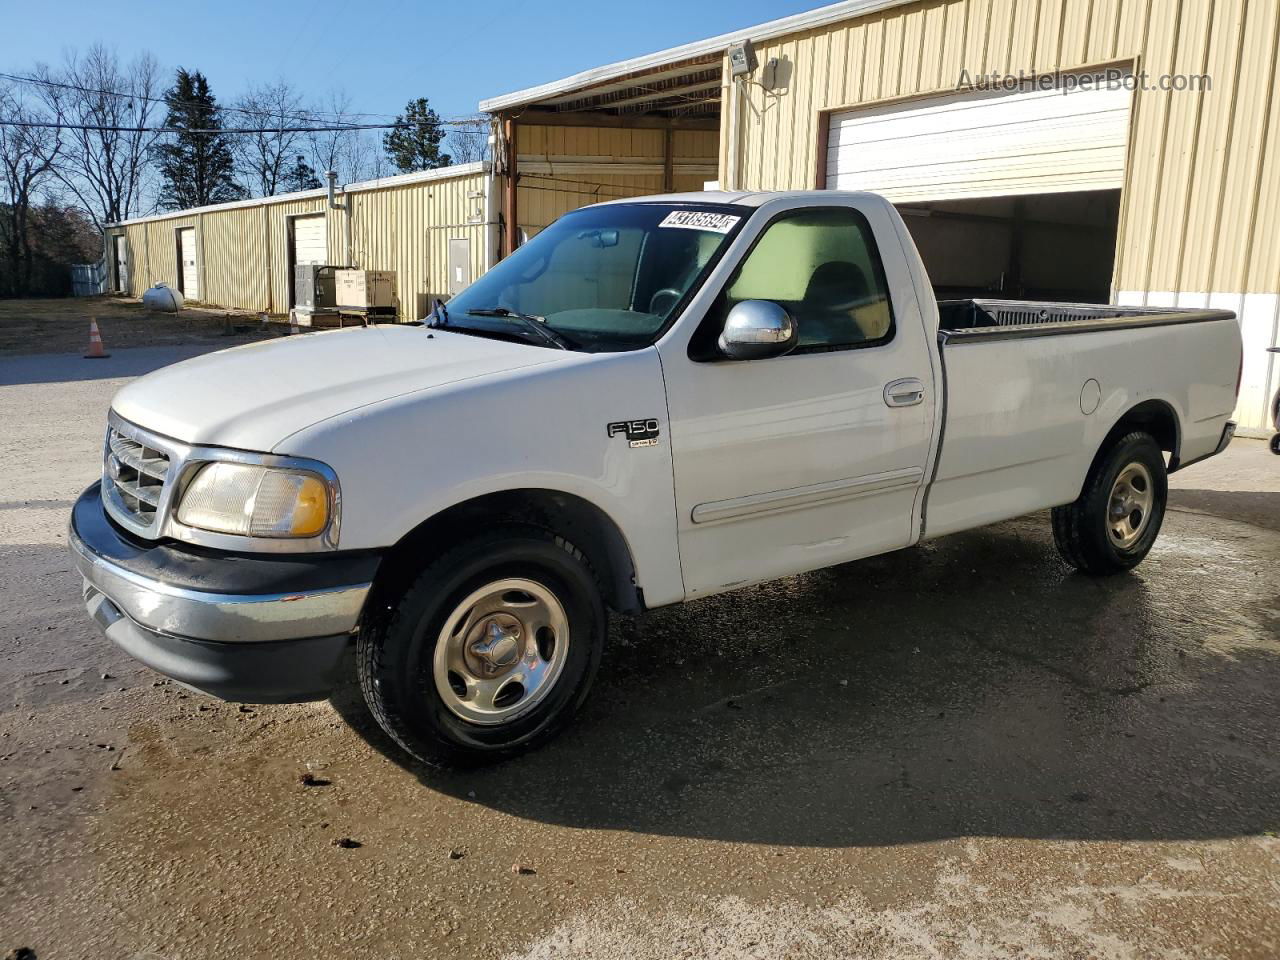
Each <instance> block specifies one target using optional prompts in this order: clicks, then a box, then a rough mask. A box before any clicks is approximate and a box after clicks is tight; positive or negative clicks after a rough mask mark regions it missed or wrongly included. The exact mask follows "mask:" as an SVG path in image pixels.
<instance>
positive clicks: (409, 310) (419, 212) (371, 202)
mask: <svg viewBox="0 0 1280 960" xmlns="http://www.w3.org/2000/svg"><path fill="white" fill-rule="evenodd" d="M713 136H714V134H713ZM484 183H485V175H484V174H481V173H470V174H465V175H462V176H458V177H445V178H442V179H438V180H429V181H423V182H420V183H416V184H405V185H402V186H388V187H376V188H372V189H366V190H357V191H352V192H350V193H346V194H343V195H342V198H341V202H342V203H345V204H350V206H351V216H350V223H351V228H352V229H351V237H350V238H348V236H347V223H348V217H347V214H346V212H345V211H344V210H341V209H338V210H331V209H328V201H327V200H326V199H325V198H324V197H307V198H303V199H295V200H282V201H279V202H270V203H267V204H263V205H260V206H244V207H232V208H230V209H213V210H205V211H203V212H200V213H197V214H194V215H192V214H186V213H176V214H174V215H173V216H171V217H164V218H161V219H156V220H149V221H145V222H142V223H134V224H127V225H125V226H124V227H117V228H113V229H112V231H111V232H112V233H120V234H123V235H124V236H125V238H126V242H127V245H128V256H129V263H130V274H129V286H130V290H129V292H130V294H131V295H133V296H135V297H140V296H141V295H142V294H143V293H144V292H145V291H146V289H147V288H148V287H150V286H151V285H152V284H155V283H167V284H170V285H171V286H177V281H178V274H177V271H178V262H177V230H178V229H179V228H182V227H195V228H196V230H197V233H198V258H199V270H200V290H201V297H200V299H201V301H202V302H205V303H209V304H213V305H217V306H222V307H233V308H238V309H242V310H253V311H268V312H271V313H275V314H282V313H284V312H286V311H287V310H288V307H289V272H288V271H289V247H288V243H289V221H290V219H291V218H293V217H297V216H306V215H315V214H322V215H324V216H325V218H326V224H327V235H328V247H329V261H330V262H331V263H337V264H345V263H347V262H351V263H353V264H354V265H356V266H361V267H365V268H368V269H378V270H395V271H396V285H397V292H398V294H399V296H400V299H401V305H402V309H401V316H402V317H404V318H406V319H415V318H417V317H420V316H422V305H423V303H425V302H426V301H427V300H428V299H429V298H430V297H431V296H432V295H434V294H440V293H442V292H444V291H447V289H448V283H447V271H448V242H449V240H450V239H458V238H465V239H467V240H468V241H469V242H470V247H471V258H472V264H471V274H472V277H473V278H474V277H478V276H479V275H480V274H481V273H483V272H484V251H485V226H484V223H483V219H484V200H483V191H484Z"/></svg>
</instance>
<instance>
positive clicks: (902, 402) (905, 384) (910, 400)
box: [884, 377, 924, 407]
mask: <svg viewBox="0 0 1280 960" xmlns="http://www.w3.org/2000/svg"><path fill="white" fill-rule="evenodd" d="M922 400H924V384H923V383H921V382H920V381H919V380H917V379H916V378H915V377H906V378H904V379H902V380H894V381H892V382H891V383H887V384H885V387H884V402H885V406H888V407H914V406H915V405H916V404H917V403H920V402H921V401H922Z"/></svg>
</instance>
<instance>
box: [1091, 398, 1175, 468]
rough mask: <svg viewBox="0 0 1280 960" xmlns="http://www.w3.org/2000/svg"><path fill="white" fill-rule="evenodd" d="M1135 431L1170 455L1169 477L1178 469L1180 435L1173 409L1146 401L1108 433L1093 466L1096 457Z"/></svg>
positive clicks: (1130, 411) (1159, 402)
mask: <svg viewBox="0 0 1280 960" xmlns="http://www.w3.org/2000/svg"><path fill="white" fill-rule="evenodd" d="M1134 430H1142V431H1145V432H1146V433H1149V434H1151V436H1152V437H1154V438H1155V441H1156V443H1158V444H1159V445H1160V449H1161V450H1164V451H1166V452H1167V453H1168V454H1169V472H1170V473H1172V472H1173V471H1174V470H1176V469H1178V452H1179V449H1180V448H1181V446H1182V431H1181V429H1180V427H1179V425H1178V415H1177V414H1176V413H1174V412H1173V407H1171V406H1169V404H1167V403H1165V402H1164V401H1163V400H1145V401H1143V402H1142V403H1140V404H1138V405H1137V406H1136V407H1134V408H1132V409H1131V410H1129V411H1127V412H1126V413H1125V415H1124V416H1122V417H1121V418H1120V419H1119V420H1117V421H1116V422H1115V425H1114V426H1113V427H1112V428H1111V429H1110V430H1109V431H1108V432H1107V435H1106V437H1105V438H1104V439H1103V441H1102V444H1101V445H1100V446H1099V447H1098V452H1097V454H1096V455H1095V456H1094V462H1095V463H1096V462H1097V459H1098V457H1101V456H1103V455H1105V454H1106V452H1107V451H1108V450H1110V449H1111V447H1112V445H1113V444H1114V443H1115V442H1116V441H1117V440H1119V439H1120V438H1121V437H1123V436H1124V435H1125V434H1128V433H1132V432H1133V431H1134Z"/></svg>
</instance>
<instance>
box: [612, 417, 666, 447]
mask: <svg viewBox="0 0 1280 960" xmlns="http://www.w3.org/2000/svg"><path fill="white" fill-rule="evenodd" d="M605 429H607V430H608V431H609V436H611V437H616V436H617V435H618V434H620V433H625V434H626V435H627V443H628V444H629V445H630V446H633V447H656V446H657V445H658V421H657V420H655V419H653V418H652V417H649V418H646V419H644V420H619V421H617V422H616V423H611V424H609V426H608V427H606V428H605Z"/></svg>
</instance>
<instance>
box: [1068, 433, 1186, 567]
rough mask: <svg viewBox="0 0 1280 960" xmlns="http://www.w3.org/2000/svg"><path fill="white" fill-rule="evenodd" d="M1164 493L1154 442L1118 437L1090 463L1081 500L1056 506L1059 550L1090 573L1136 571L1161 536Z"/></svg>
mask: <svg viewBox="0 0 1280 960" xmlns="http://www.w3.org/2000/svg"><path fill="white" fill-rule="evenodd" d="M1168 494H1169V484H1168V475H1167V473H1166V470H1165V463H1164V455H1163V454H1162V453H1161V451H1160V445H1159V444H1158V443H1156V440H1155V438H1154V437H1152V436H1151V435H1150V434H1149V433H1144V432H1142V431H1135V432H1133V433H1130V434H1126V435H1125V436H1123V437H1120V438H1119V439H1118V440H1116V442H1115V443H1113V444H1112V445H1111V447H1110V448H1109V449H1108V450H1107V451H1105V452H1104V453H1103V455H1102V456H1100V457H1099V458H1098V459H1097V460H1096V461H1095V462H1094V464H1093V467H1092V468H1091V469H1090V470H1089V476H1088V477H1087V478H1086V480H1085V485H1084V490H1083V492H1081V494H1080V497H1079V499H1077V500H1076V501H1075V502H1074V503H1070V504H1067V505H1066V506H1064V507H1055V508H1054V510H1053V537H1054V540H1055V542H1056V543H1057V545H1058V552H1059V553H1061V554H1062V556H1063V558H1064V559H1065V560H1066V561H1067V562H1068V563H1070V564H1072V565H1073V566H1075V567H1076V568H1077V569H1079V570H1082V571H1084V572H1085V573H1090V574H1094V575H1105V574H1111V573H1119V572H1121V571H1123V570H1130V569H1132V568H1133V567H1136V566H1137V565H1138V564H1139V563H1141V562H1142V561H1143V559H1144V558H1145V557H1146V555H1147V554H1148V553H1149V552H1150V550H1151V547H1152V545H1153V544H1154V543H1155V542H1156V537H1157V536H1159V534H1160V525H1161V523H1163V522H1164V511H1165V502H1166V500H1167V499H1168Z"/></svg>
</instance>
